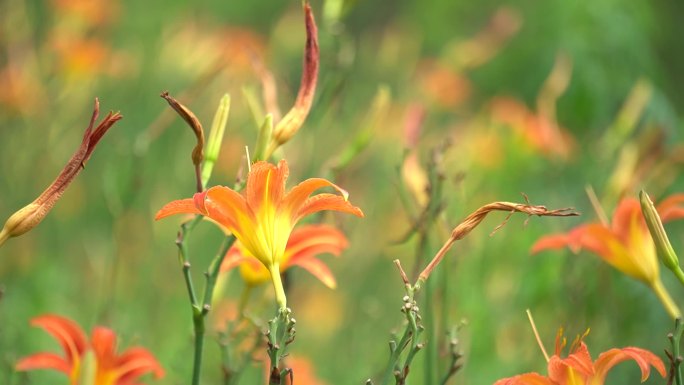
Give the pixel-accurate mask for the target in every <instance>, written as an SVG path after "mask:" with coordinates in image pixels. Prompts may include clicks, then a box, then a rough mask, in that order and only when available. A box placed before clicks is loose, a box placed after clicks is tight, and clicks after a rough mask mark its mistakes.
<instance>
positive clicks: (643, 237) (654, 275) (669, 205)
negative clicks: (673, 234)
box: [532, 194, 684, 318]
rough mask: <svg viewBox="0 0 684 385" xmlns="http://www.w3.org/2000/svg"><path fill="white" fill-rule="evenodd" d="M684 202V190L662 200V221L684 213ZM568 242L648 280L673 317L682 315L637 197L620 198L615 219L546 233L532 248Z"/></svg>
mask: <svg viewBox="0 0 684 385" xmlns="http://www.w3.org/2000/svg"><path fill="white" fill-rule="evenodd" d="M682 202H684V194H677V195H673V196H671V197H669V198H668V199H666V200H664V201H663V202H662V203H661V204H659V205H658V206H657V211H658V213H659V214H660V217H661V219H662V221H663V222H667V221H669V220H672V219H677V218H682V217H684V208H682V207H680V206H678V205H679V204H680V203H682ZM565 246H567V247H568V248H570V250H572V251H573V252H575V253H578V252H579V251H580V250H582V249H587V250H589V251H591V252H593V253H595V254H596V255H598V256H599V257H601V258H602V259H603V260H604V261H606V262H607V263H609V264H610V265H611V266H613V267H615V268H616V269H618V270H620V271H621V272H622V273H624V274H626V275H629V276H630V277H633V278H636V279H638V280H640V281H642V282H644V283H645V284H646V285H648V286H649V287H651V288H652V289H653V290H654V292H655V293H656V294H657V295H658V297H659V298H660V300H661V301H662V302H663V305H665V307H666V308H667V310H668V312H669V313H670V315H672V316H673V318H676V317H678V316H679V315H680V312H679V309H677V306H676V305H675V304H674V302H673V301H672V299H671V298H670V296H669V294H668V293H667V291H666V290H665V287H664V286H663V284H662V282H661V280H660V271H659V265H658V256H657V255H656V249H655V246H654V244H653V241H652V240H651V236H650V234H649V231H648V227H647V226H646V222H645V221H644V218H643V216H642V214H641V206H640V204H639V201H638V200H637V199H634V198H625V199H623V200H622V201H620V203H619V204H618V207H617V208H616V209H615V213H614V214H613V220H612V223H610V224H602V223H589V224H585V225H580V226H578V227H575V228H574V229H572V230H570V232H568V233H567V234H555V235H549V236H545V237H542V238H541V239H539V240H538V241H537V242H536V243H535V244H534V246H532V252H533V253H537V252H539V251H542V250H546V249H560V248H563V247H565Z"/></svg>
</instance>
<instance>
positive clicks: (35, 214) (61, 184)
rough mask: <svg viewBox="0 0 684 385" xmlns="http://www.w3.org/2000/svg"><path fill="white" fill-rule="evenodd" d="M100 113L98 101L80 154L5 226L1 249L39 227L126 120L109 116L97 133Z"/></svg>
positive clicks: (79, 150)
mask: <svg viewBox="0 0 684 385" xmlns="http://www.w3.org/2000/svg"><path fill="white" fill-rule="evenodd" d="M99 112H100V103H99V101H98V100H97V98H96V99H95V108H94V110H93V115H92V117H91V119H90V124H89V125H88V128H87V129H86V131H85V133H84V134H83V140H82V141H81V146H80V147H79V148H78V150H77V151H76V153H75V154H74V155H73V156H72V157H71V159H69V162H68V163H67V164H66V166H64V169H63V170H62V172H61V173H60V174H59V175H58V176H57V179H55V181H54V182H52V184H51V185H50V186H49V187H48V188H47V189H45V191H43V193H42V194H40V196H39V197H38V198H36V200H34V201H33V202H31V203H30V204H28V205H27V206H25V207H24V208H22V209H20V210H19V211H17V212H15V213H14V214H12V215H11V216H10V217H9V219H8V220H7V222H5V226H4V227H3V228H2V230H1V231H0V245H2V244H3V243H4V242H5V241H6V240H7V239H9V238H12V237H16V236H19V235H22V234H24V233H26V232H28V231H30V230H31V229H33V228H34V227H36V226H37V225H38V224H39V223H40V222H42V220H43V218H45V216H46V215H47V214H48V213H49V212H50V210H51V209H52V207H53V206H54V205H55V203H57V201H58V200H59V198H61V197H62V194H64V191H65V190H66V188H67V187H68V186H69V184H70V183H71V182H72V181H73V180H74V178H75V177H76V175H78V174H79V173H80V172H81V170H83V168H84V166H85V164H86V162H87V161H88V159H90V156H91V155H92V153H93V150H94V149H95V146H96V145H97V143H98V142H99V141H100V139H102V137H103V136H104V134H105V133H106V132H107V130H109V128H110V127H111V126H113V125H114V123H116V122H117V121H118V120H120V119H121V118H122V116H121V114H119V113H118V112H116V113H114V112H111V111H110V112H109V113H108V114H107V116H105V118H104V119H103V120H102V122H100V124H99V125H98V126H97V127H95V129H93V126H94V125H95V121H96V120H97V117H98V114H99Z"/></svg>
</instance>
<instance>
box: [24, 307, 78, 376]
mask: <svg viewBox="0 0 684 385" xmlns="http://www.w3.org/2000/svg"><path fill="white" fill-rule="evenodd" d="M31 325H33V326H37V327H40V328H43V329H44V330H45V331H46V332H48V333H49V334H50V335H52V336H53V337H55V339H56V340H57V341H58V342H59V344H60V345H61V346H62V349H64V353H65V354H66V361H67V362H68V363H69V365H72V364H73V363H74V362H75V361H76V360H78V359H79V357H80V356H81V355H82V354H83V352H85V351H86V349H87V346H88V341H87V339H86V336H85V334H84V333H83V331H82V330H81V328H80V327H79V326H78V325H77V324H76V323H75V322H73V321H71V320H70V319H67V318H64V317H60V316H57V315H44V316H41V317H36V318H34V319H32V320H31Z"/></svg>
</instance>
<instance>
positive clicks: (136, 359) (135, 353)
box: [117, 347, 165, 384]
mask: <svg viewBox="0 0 684 385" xmlns="http://www.w3.org/2000/svg"><path fill="white" fill-rule="evenodd" d="M117 368H118V369H117V371H118V372H119V375H120V377H119V381H118V382H117V383H120V384H129V383H132V381H134V380H135V379H136V378H138V377H140V376H142V375H143V374H146V373H152V374H153V375H154V377H155V378H162V377H164V375H165V372H164V369H163V368H162V367H161V365H160V364H159V362H158V361H157V360H156V359H155V358H154V356H153V355H152V354H151V353H150V352H149V351H147V349H143V348H138V347H135V348H130V349H128V350H126V351H125V352H124V353H123V354H122V355H121V356H119V358H118V360H117Z"/></svg>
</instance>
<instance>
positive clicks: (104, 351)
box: [91, 327, 116, 371]
mask: <svg viewBox="0 0 684 385" xmlns="http://www.w3.org/2000/svg"><path fill="white" fill-rule="evenodd" d="M91 345H92V347H93V351H94V352H95V357H97V365H98V367H101V368H102V369H104V370H105V371H107V370H111V369H112V368H115V367H116V334H114V331H112V330H111V329H109V328H105V327H95V328H93V333H92V338H91Z"/></svg>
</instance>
